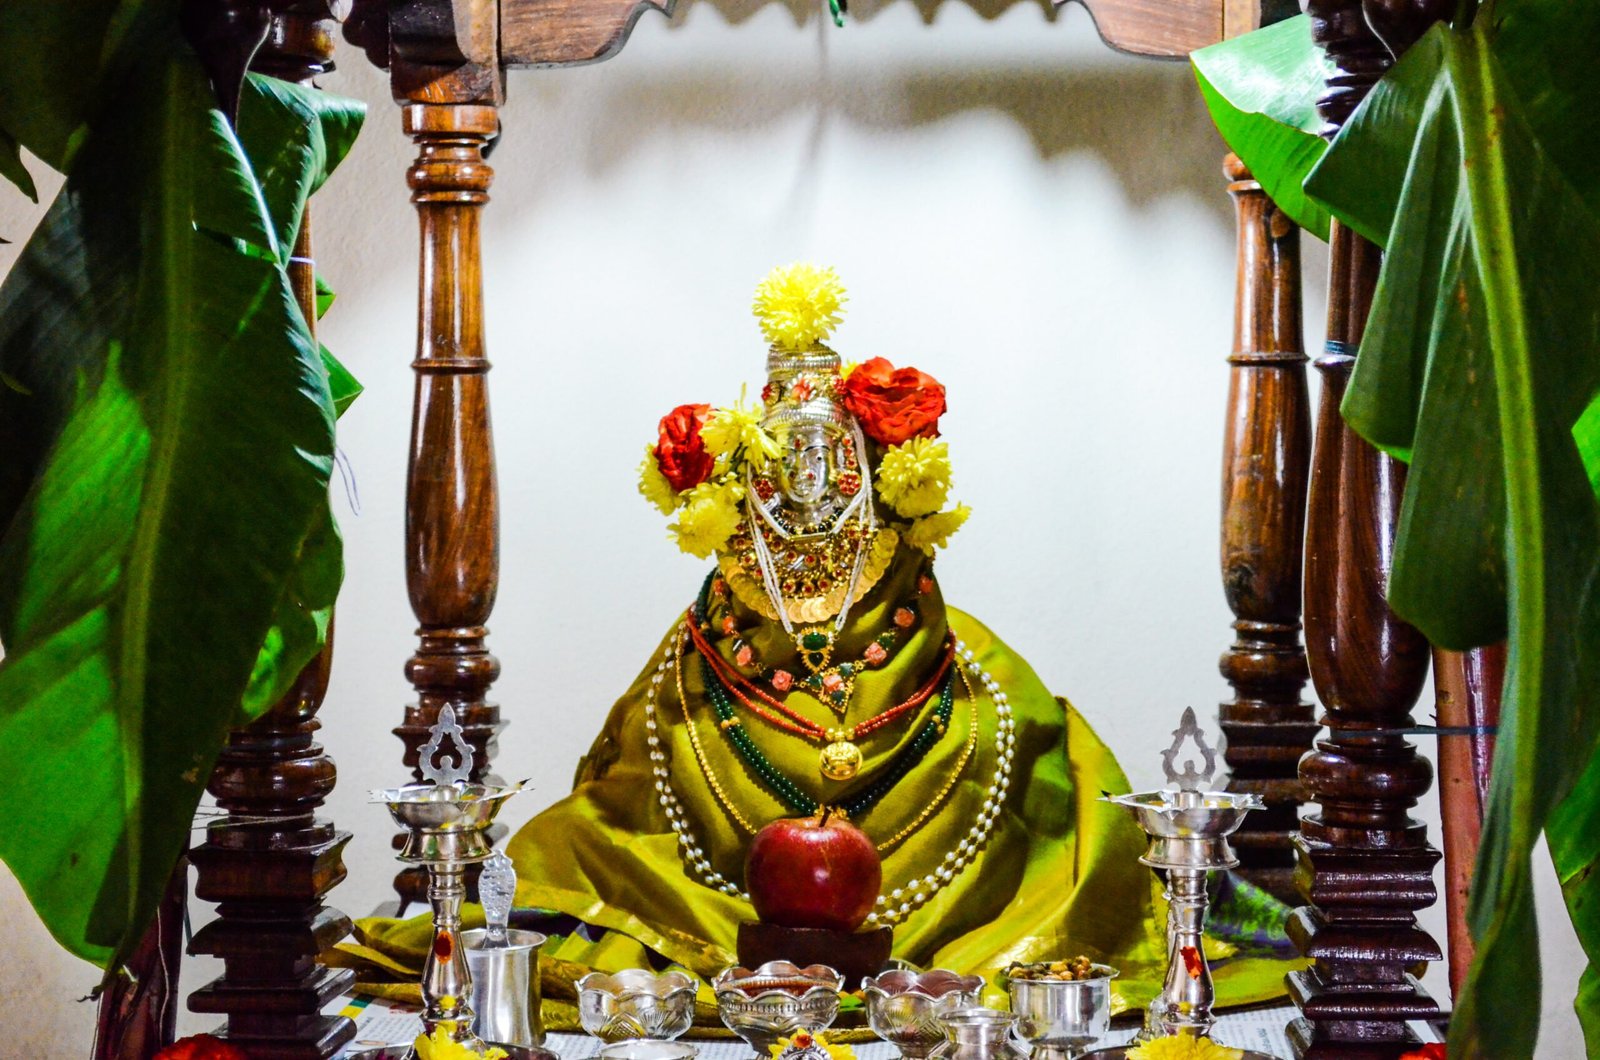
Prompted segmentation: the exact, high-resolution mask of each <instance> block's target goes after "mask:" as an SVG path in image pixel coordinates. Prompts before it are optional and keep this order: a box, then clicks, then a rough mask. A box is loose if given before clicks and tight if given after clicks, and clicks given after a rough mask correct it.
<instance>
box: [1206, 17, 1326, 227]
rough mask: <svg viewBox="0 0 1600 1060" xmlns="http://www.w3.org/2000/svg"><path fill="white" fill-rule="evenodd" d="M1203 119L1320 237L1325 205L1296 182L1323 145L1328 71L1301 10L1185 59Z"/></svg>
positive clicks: (1277, 200)
mask: <svg viewBox="0 0 1600 1060" xmlns="http://www.w3.org/2000/svg"><path fill="white" fill-rule="evenodd" d="M1190 61H1191V62H1192V63H1193V65H1194V74H1195V80H1196V81H1198V82H1199V84H1200V94H1201V95H1202V96H1203V97H1204V99H1205V102H1206V108H1207V109H1208V110H1209V111H1210V112H1211V119H1212V121H1214V122H1215V123H1216V126H1217V131H1218V132H1220V133H1221V134H1222V139H1223V140H1224V141H1226V142H1227V144H1228V148H1229V150H1231V151H1232V152H1233V153H1234V154H1236V155H1238V156H1239V159H1240V161H1242V162H1244V164H1245V165H1246V166H1247V167H1249V169H1250V173H1251V175H1252V176H1254V177H1255V178H1256V180H1257V181H1259V182H1260V183H1261V190H1263V191H1264V192H1266V193H1267V195H1268V196H1270V197H1271V198H1272V201H1273V202H1275V203H1277V204H1278V207H1279V208H1280V209H1282V210H1283V212H1284V213H1286V214H1288V215H1289V216H1290V217H1292V218H1293V219H1294V221H1295V223H1296V224H1298V225H1299V226H1300V227H1301V228H1304V229H1305V230H1306V231H1308V232H1310V233H1312V234H1313V235H1315V236H1316V237H1317V238H1319V239H1327V238H1328V210H1327V208H1326V207H1325V206H1323V205H1322V204H1321V203H1320V202H1318V201H1317V200H1316V199H1313V198H1311V197H1310V196H1308V195H1307V194H1306V192H1305V189H1304V187H1303V186H1302V185H1303V184H1304V182H1305V178H1306V174H1307V173H1309V172H1311V168H1312V167H1313V166H1314V165H1316V163H1317V160H1318V159H1320V158H1321V157H1322V154H1323V152H1324V151H1325V150H1326V149H1327V143H1326V142H1325V141H1324V140H1323V139H1322V137H1321V136H1320V135H1318V131H1319V130H1320V129H1321V128H1322V124H1323V122H1322V118H1321V116H1320V115H1319V114H1318V113H1317V105H1316V101H1317V96H1318V95H1319V94H1320V93H1321V92H1322V87H1323V83H1324V82H1325V81H1326V80H1327V78H1328V76H1329V75H1330V74H1331V73H1333V68H1332V65H1331V64H1330V63H1329V62H1328V59H1327V57H1326V56H1325V55H1324V54H1323V52H1322V49H1321V48H1318V47H1317V46H1316V45H1315V44H1313V43H1312V40H1311V22H1310V19H1309V18H1308V17H1307V16H1305V15H1297V16H1295V17H1294V18H1290V19H1287V20H1285V21H1283V22H1279V23H1277V24H1276V25H1272V26H1268V27H1266V28H1265V29H1260V30H1257V31H1255V32H1254V33H1247V34H1245V35H1244V36H1242V37H1235V38H1233V39H1232V40H1227V41H1223V42H1222V43H1220V44H1213V45H1211V46H1210V47H1209V48H1202V49H1200V50H1199V51H1197V52H1195V53H1194V54H1193V55H1191V56H1190Z"/></svg>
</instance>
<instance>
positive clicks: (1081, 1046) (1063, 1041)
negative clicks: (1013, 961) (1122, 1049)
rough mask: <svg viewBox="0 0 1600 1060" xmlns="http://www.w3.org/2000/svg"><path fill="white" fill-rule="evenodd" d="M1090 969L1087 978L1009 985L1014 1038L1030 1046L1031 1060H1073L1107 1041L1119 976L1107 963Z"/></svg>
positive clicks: (1037, 980)
mask: <svg viewBox="0 0 1600 1060" xmlns="http://www.w3.org/2000/svg"><path fill="white" fill-rule="evenodd" d="M1089 970H1090V972H1091V973H1092V976H1091V978H1088V979H1010V980H1008V982H1007V989H1008V990H1009V992H1010V994H1011V1011H1012V1012H1014V1013H1016V1016H1017V1025H1016V1032H1017V1036H1018V1037H1019V1038H1021V1039H1023V1040H1024V1041H1026V1042H1028V1043H1029V1044H1030V1045H1032V1046H1033V1060H1072V1058H1076V1057H1079V1056H1082V1055H1083V1053H1084V1050H1086V1049H1088V1048H1089V1047H1090V1046H1091V1045H1093V1044H1094V1043H1095V1042H1097V1041H1099V1040H1100V1039H1101V1038H1102V1037H1104V1036H1105V1033H1106V1029H1107V1028H1108V1027H1110V1025H1111V980H1112V979H1114V978H1116V976H1117V971H1116V969H1115V968H1112V967H1111V966H1109V965H1105V964H1091V965H1090V966H1089Z"/></svg>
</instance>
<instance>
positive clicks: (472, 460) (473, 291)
mask: <svg viewBox="0 0 1600 1060" xmlns="http://www.w3.org/2000/svg"><path fill="white" fill-rule="evenodd" d="M403 117H404V127H405V131H406V133H407V134H408V135H409V136H411V137H412V139H413V140H415V141H416V144H417V159H416V162H415V163H414V164H413V165H412V167H411V169H410V172H409V173H408V174H407V177H408V182H409V183H410V186H411V192H412V194H411V201H412V202H414V203H415V204H416V207H417V215H418V218H419V221H420V224H421V233H422V247H421V288H420V291H419V304H418V306H419V307H418V316H417V357H416V360H415V361H413V362H412V365H411V366H412V368H413V369H414V370H415V372H416V403H415V406H414V408H413V413H412V425H411V459H410V470H409V475H408V477H407V482H406V584H407V587H408V588H409V590H410V594H411V608H412V610H413V611H414V612H415V614H416V616H417V622H418V624H419V627H420V628H419V629H418V630H417V635H418V637H419V638H420V643H419V645H418V647H417V650H416V653H415V654H413V655H412V656H411V658H410V660H409V661H408V662H407V663H406V676H407V677H409V678H410V679H411V683H412V684H413V685H414V686H415V687H416V690H417V701H416V702H415V703H412V704H410V705H409V706H408V707H407V708H406V713H405V721H404V723H403V724H402V725H400V726H399V727H398V728H397V729H395V730H394V731H395V734H396V735H397V736H399V737H400V738H401V740H403V741H404V742H405V764H406V765H407V766H410V767H412V769H413V772H414V775H416V776H417V777H418V778H419V779H420V773H416V772H415V770H416V766H417V756H418V749H419V748H420V747H421V745H422V744H423V743H424V742H425V741H426V740H427V738H428V727H429V726H431V725H432V724H433V723H434V721H435V720H437V718H438V716H439V710H440V709H441V708H442V707H443V706H444V705H445V704H447V703H448V704H450V705H451V706H452V707H453V708H454V709H455V715H456V718H457V720H458V721H460V723H461V726H462V729H463V730H464V732H465V733H466V736H467V739H468V740H469V741H471V743H472V745H473V750H474V763H473V764H474V774H473V775H474V777H475V778H476V777H478V776H481V775H482V774H483V773H484V772H485V771H486V770H487V769H488V766H489V762H490V759H491V757H492V755H493V753H494V745H495V737H496V734H497V733H498V732H499V730H500V729H501V728H502V727H503V723H502V722H501V720H500V708H499V707H497V706H495V705H494V704H492V703H490V702H488V701H487V698H486V697H487V695H488V691H489V686H490V684H492V683H493V681H494V679H495V678H496V677H497V676H499V673H500V663H499V661H498V660H496V659H495V657H494V656H493V655H491V654H489V649H488V646H487V645H486V643H485V637H486V636H487V633H488V629H487V626H486V623H487V622H488V621H489V613H490V611H492V610H493V608H494V599H495V591H496V588H497V587H498V584H499V549H500V520H499V494H498V487H497V485H496V481H495V467H494V442H493V436H492V433H491V428H490V423H489V379H488V371H489V361H488V358H487V357H486V356H485V353H484V337H483V283H482V275H481V271H482V264H481V260H480V251H479V224H480V217H481V214H482V211H483V206H484V204H485V203H487V202H488V201H489V182H490V179H491V177H492V171H491V170H490V168H489V166H488V164H487V163H485V162H484V159H483V149H484V147H485V145H486V144H487V143H488V142H489V140H490V139H491V138H493V137H494V136H495V135H496V134H497V133H498V131H499V116H498V111H497V110H496V108H495V107H494V106H493V105H485V104H436V103H412V104H409V105H407V106H405V107H404V109H403ZM504 834H505V828H504V826H503V825H497V826H495V829H494V830H493V832H492V833H491V835H494V836H496V837H498V836H500V835H504ZM400 838H401V837H396V841H397V844H398V842H399V841H400ZM425 885H426V880H425V877H424V876H423V875H422V873H420V872H419V871H417V870H415V869H408V870H406V871H403V872H401V873H400V875H399V876H398V877H396V880H395V889H396V891H398V892H399V894H400V898H401V902H402V904H405V903H408V902H411V901H420V900H421V898H422V896H423V891H424V888H425Z"/></svg>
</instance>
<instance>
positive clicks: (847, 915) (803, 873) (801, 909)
mask: <svg viewBox="0 0 1600 1060" xmlns="http://www.w3.org/2000/svg"><path fill="white" fill-rule="evenodd" d="M744 881H745V887H746V888H748V889H749V891H750V901H751V903H752V904H753V905H754V906H755V907H756V915H757V916H758V917H760V918H761V919H762V920H763V921H765V922H766V923H768V924H781V925H782V926H784V927H799V928H826V929H828V930H831V931H854V930H855V929H856V928H858V927H860V926H861V924H862V922H863V921H865V920H866V919H867V914H868V913H870V912H872V904H873V902H875V901H877V898H878V891H879V889H880V888H881V887H882V886H883V865H882V863H881V862H879V860H878V851H877V848H876V847H874V846H873V845H872V840H870V839H868V838H867V836H866V834H865V833H864V832H862V831H861V829H859V828H857V827H856V826H855V825H853V824H851V823H850V822H849V821H846V820H845V819H844V818H842V817H828V816H824V817H822V818H817V817H786V818H784V819H782V820H778V821H773V822H772V823H771V824H769V825H767V826H766V827H765V828H763V829H762V830H761V831H760V832H758V833H756V837H755V839H754V840H753V841H752V842H751V843H750V853H749V854H748V855H747V856H746V858H745V866H744Z"/></svg>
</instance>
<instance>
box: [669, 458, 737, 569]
mask: <svg viewBox="0 0 1600 1060" xmlns="http://www.w3.org/2000/svg"><path fill="white" fill-rule="evenodd" d="M742 500H744V487H743V486H742V485H740V484H739V483H738V482H737V481H736V480H734V479H732V478H729V479H727V480H725V481H722V482H720V483H719V482H704V483H701V484H700V485H698V486H696V487H695V488H694V489H692V490H690V491H689V494H688V496H687V498H685V502H684V506H683V509H682V510H681V511H680V512H678V521H677V522H675V523H673V524H671V525H670V526H669V527H668V528H667V529H669V530H671V531H672V534H673V537H674V538H676V540H677V542H678V547H679V548H681V549H682V550H683V551H685V552H687V553H689V555H691V556H696V557H698V558H700V559H705V558H707V557H708V556H710V555H711V554H712V553H713V552H716V551H717V550H718V549H720V548H722V547H723V546H724V545H726V544H727V543H728V538H730V537H732V536H733V532H734V531H735V530H737V529H738V528H739V520H740V518H741V516H740V511H739V502H740V501H742Z"/></svg>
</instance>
